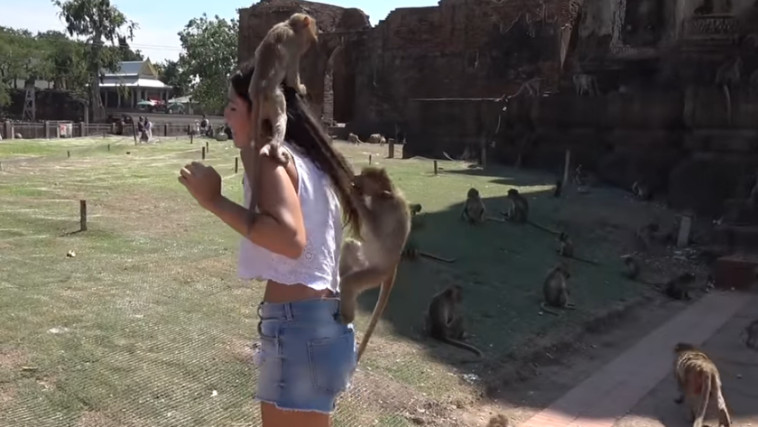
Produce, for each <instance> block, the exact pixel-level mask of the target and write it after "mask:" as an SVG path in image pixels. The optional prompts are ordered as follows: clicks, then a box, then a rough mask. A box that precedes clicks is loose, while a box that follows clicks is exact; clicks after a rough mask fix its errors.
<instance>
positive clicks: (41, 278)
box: [0, 137, 649, 427]
mask: <svg viewBox="0 0 758 427" xmlns="http://www.w3.org/2000/svg"><path fill="white" fill-rule="evenodd" d="M204 142H205V140H202V139H196V140H195V143H194V144H192V145H191V144H190V143H189V140H186V139H172V138H169V139H166V140H165V141H161V142H159V143H157V144H150V145H139V146H135V145H134V144H133V142H132V140H131V139H130V138H115V137H109V138H105V139H103V138H84V139H71V140H20V141H16V140H14V141H3V142H2V143H0V164H1V166H2V170H1V171H0V265H2V268H0V325H1V326H0V426H14V427H15V426H18V427H21V426H34V427H38V426H151V427H157V426H211V425H212V426H243V425H251V423H252V425H258V407H257V405H256V404H255V403H254V402H253V401H252V394H253V391H254V385H255V375H256V372H255V367H254V366H253V365H252V364H251V363H250V359H251V355H252V344H253V342H254V341H255V340H256V338H257V333H256V329H255V325H256V322H257V318H256V314H255V306H256V304H257V303H258V302H259V300H260V298H261V294H262V286H261V284H260V283H247V282H243V281H241V280H239V279H237V278H236V266H235V261H236V252H237V246H238V243H239V236H238V235H236V233H235V232H234V231H232V230H231V229H229V228H228V227H227V226H225V225H224V224H223V223H221V221H218V220H216V219H215V217H213V216H212V215H211V214H209V213H207V212H205V211H203V210H202V209H201V208H200V207H199V206H197V204H196V203H195V202H194V200H193V199H192V198H191V196H189V194H187V192H186V190H185V189H184V188H183V187H182V186H181V185H180V184H179V183H178V182H177V181H176V177H177V174H178V170H179V168H180V167H181V166H182V165H184V164H185V163H187V162H189V161H191V160H199V159H200V147H201V144H203V143H204ZM335 144H337V146H338V147H339V149H340V150H341V151H342V152H343V153H345V154H346V155H347V156H348V157H349V158H350V160H351V161H352V162H353V165H354V166H355V167H356V168H359V167H361V166H364V165H367V164H368V156H369V154H371V155H372V160H373V163H374V164H379V165H381V166H384V167H387V168H388V170H389V171H390V174H391V176H392V177H393V178H394V180H395V182H396V184H397V185H398V186H399V187H400V188H402V190H403V191H404V192H405V193H406V195H407V197H408V199H409V200H410V201H411V202H418V203H421V204H422V205H423V212H422V215H421V217H420V218H421V221H422V224H423V227H422V228H420V229H418V230H417V231H414V233H413V235H412V239H413V240H414V241H415V242H416V243H417V244H418V245H420V246H421V248H422V249H425V250H427V251H430V252H435V253H438V254H440V255H442V256H445V257H453V258H456V259H457V260H456V262H455V263H453V264H444V263H437V262H434V261H429V260H424V259H422V260H419V261H415V262H404V263H403V264H402V265H401V268H400V276H399V278H398V284H397V286H396V288H395V290H394V291H393V295H392V301H391V304H390V307H389V309H388V310H387V312H386V313H385V316H384V321H383V322H382V323H381V324H380V326H379V327H378V328H377V334H376V335H375V337H374V338H372V343H371V345H369V349H368V351H367V353H366V356H365V358H364V359H363V361H362V362H361V367H360V368H359V370H358V372H357V373H356V376H355V379H354V382H353V386H352V388H351V389H350V390H349V392H348V393H346V394H345V396H344V398H343V399H342V400H341V402H340V409H339V411H338V413H337V416H336V423H335V425H336V426H368V425H382V426H405V425H408V426H410V425H414V424H412V422H411V421H409V418H411V417H413V416H417V415H418V414H419V413H425V414H427V415H429V414H430V413H439V414H440V415H439V417H440V419H441V418H444V416H445V414H446V413H448V412H450V411H449V410H448V409H446V408H448V407H449V406H451V405H455V404H461V403H460V402H466V401H471V400H473V398H474V396H475V394H476V393H475V391H476V388H477V386H478V385H481V380H479V381H476V380H474V381H473V384H471V383H469V382H467V381H465V380H464V379H463V374H465V373H474V372H478V371H477V365H471V364H463V363H462V362H464V361H469V360H471V357H469V356H468V354H466V353H465V352H462V351H460V350H457V349H450V348H447V347H446V346H443V345H440V344H436V343H432V342H430V341H429V340H427V339H423V338H422V336H421V334H420V330H421V329H420V328H421V325H423V310H424V308H425V306H426V304H427V302H428V299H429V297H430V296H431V295H432V294H434V293H436V292H437V291H439V290H441V289H442V288H444V287H445V286H448V285H450V284H453V283H458V284H461V285H462V286H463V287H464V290H465V300H464V306H465V308H466V312H467V324H468V325H469V329H470V332H471V333H472V335H473V337H472V338H471V339H470V342H472V343H473V344H475V345H477V346H480V347H481V348H482V349H483V350H484V351H485V353H486V354H487V357H488V359H489V360H493V359H497V358H498V356H500V355H502V354H505V353H506V352H508V351H510V350H513V349H514V348H515V347H517V346H518V345H520V344H522V343H523V342H524V340H525V339H527V338H530V337H534V336H540V335H544V334H545V333H546V331H548V330H551V329H553V328H554V325H556V324H557V323H558V322H560V324H561V325H563V327H566V328H568V327H571V326H572V325H579V324H580V323H582V322H583V321H585V320H587V319H589V318H590V317H591V316H592V314H593V313H594V312H595V311H596V310H598V309H600V308H603V307H605V306H607V305H608V304H610V303H615V302H618V301H623V300H627V299H629V298H631V297H633V296H635V295H636V294H638V293H639V291H640V289H639V287H638V285H637V286H635V285H634V284H631V283H629V282H626V281H624V280H621V279H619V278H618V273H617V271H618V270H617V268H618V265H617V260H616V257H617V255H618V254H619V253H620V251H621V249H619V244H620V242H623V241H624V239H625V238H626V237H624V236H625V234H624V233H626V232H627V231H628V230H627V229H631V228H633V224H632V223H633V222H635V221H637V222H640V223H641V222H642V221H643V220H644V217H645V215H647V213H648V212H647V211H643V208H642V207H639V206H640V205H639V204H634V203H633V202H630V201H628V200H624V199H623V198H621V197H619V196H618V194H616V193H613V192H612V191H611V190H600V191H599V192H598V193H597V194H592V195H589V196H580V195H575V196H572V197H568V198H565V199H561V200H557V199H553V198H552V197H550V196H549V193H550V192H549V190H550V185H549V183H551V182H554V179H553V178H551V177H549V176H544V175H539V174H530V173H527V172H523V171H521V172H517V171H513V170H510V169H507V168H500V167H492V168H488V169H487V170H486V171H482V170H480V169H471V168H469V167H468V165H467V164H466V163H463V162H449V161H440V162H439V165H440V173H439V175H438V176H434V175H433V172H432V171H433V167H432V162H431V161H430V160H425V159H408V160H401V159H392V160H390V159H385V158H384V157H385V155H386V147H382V148H380V147H378V146H371V145H368V144H363V145H360V146H352V145H348V144H346V143H342V142H336V143H335ZM109 146H110V149H109ZM209 147H210V149H209V153H208V157H207V158H206V163H208V164H211V165H213V166H214V167H216V168H217V169H218V170H219V172H220V174H221V175H222V177H224V192H225V193H226V194H227V195H229V196H230V197H232V198H234V199H235V200H238V201H239V200H241V179H242V169H241V162H240V171H239V173H236V174H235V173H234V157H235V155H236V154H237V151H236V150H235V149H234V147H233V146H232V144H231V142H223V143H221V142H216V141H209ZM67 151H70V153H71V157H70V158H68V157H67ZM397 151H400V150H397ZM398 157H399V154H398ZM471 186H475V187H477V188H478V189H479V191H480V192H481V194H482V196H483V197H484V198H485V201H486V203H487V204H488V207H489V208H490V210H492V211H493V212H494V211H498V210H502V209H505V207H506V202H505V197H504V196H505V194H506V192H507V190H508V189H509V188H511V186H517V187H518V188H519V189H520V190H521V191H522V192H526V193H528V195H529V196H530V201H531V204H532V209H531V210H532V211H533V212H534V213H533V215H532V217H533V219H534V220H535V221H537V222H539V223H541V224H544V225H548V226H551V227H553V228H558V227H560V228H561V229H565V230H567V231H568V232H569V233H570V234H572V235H573V236H575V237H574V240H575V243H576V244H577V250H578V252H579V254H580V255H581V256H583V257H585V258H592V259H596V260H599V261H606V262H604V263H603V265H601V266H597V267H596V266H592V265H589V264H586V263H581V262H573V261H572V262H570V265H571V266H572V269H574V278H573V280H574V282H573V283H574V285H573V293H572V296H573V297H574V298H575V300H576V301H577V305H578V306H579V309H578V310H576V312H572V313H569V314H566V315H564V316H561V318H560V319H558V318H556V317H554V316H540V315H539V314H538V310H537V304H538V302H539V286H540V283H541V280H542V278H543V277H544V274H545V273H546V271H547V269H549V268H550V267H551V266H552V265H553V264H554V263H555V262H556V255H555V253H554V237H553V236H551V235H549V234H547V233H544V232H542V231H539V230H537V229H536V228H533V227H530V226H516V225H511V224H501V223H496V222H488V223H486V224H484V225H481V226H468V225H465V224H463V223H461V222H459V221H458V214H459V209H460V206H461V202H462V200H463V197H465V194H466V191H467V190H468V188H469V187H471ZM80 199H86V200H87V206H88V214H89V216H88V218H89V222H88V225H89V230H88V231H86V232H83V233H76V231H77V230H78V228H79V200H80ZM644 209H648V210H649V208H644ZM632 218H635V219H632ZM627 220H628V221H627ZM69 251H74V252H75V254H76V255H75V257H67V256H66V255H67V252H69ZM376 294H377V292H370V293H369V294H368V295H365V296H364V297H363V298H362V299H361V306H362V308H363V310H362V313H361V314H360V315H359V318H358V321H357V328H358V331H362V330H363V329H364V328H365V325H366V323H367V320H368V317H369V316H370V311H371V309H372V307H373V303H374V300H375V297H376ZM478 373H479V375H480V378H481V376H482V373H481V372H478ZM456 402H457V403H456ZM429 425H435V424H429Z"/></svg>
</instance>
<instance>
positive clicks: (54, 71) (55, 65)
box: [37, 30, 87, 95]
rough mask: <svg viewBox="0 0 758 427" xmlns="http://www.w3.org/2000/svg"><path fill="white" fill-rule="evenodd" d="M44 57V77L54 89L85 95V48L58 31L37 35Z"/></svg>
mask: <svg viewBox="0 0 758 427" xmlns="http://www.w3.org/2000/svg"><path fill="white" fill-rule="evenodd" d="M37 40H38V42H39V43H40V49H41V50H42V51H44V52H45V56H46V67H47V71H46V77H47V78H48V79H50V80H51V81H52V82H53V86H54V87H55V88H56V89H62V90H68V91H71V92H74V93H77V94H79V95H85V91H86V89H87V67H86V65H85V58H86V50H85V49H86V46H85V45H84V44H83V43H81V42H77V41H75V40H71V39H69V38H68V37H67V36H66V35H65V34H64V33H61V32H59V31H52V30H51V31H46V32H44V33H42V32H40V33H38V34H37Z"/></svg>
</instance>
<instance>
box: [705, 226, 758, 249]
mask: <svg viewBox="0 0 758 427" xmlns="http://www.w3.org/2000/svg"><path fill="white" fill-rule="evenodd" d="M714 233H715V235H714V237H715V243H718V244H720V245H724V246H726V247H728V248H729V250H730V251H739V252H758V225H720V226H717V227H716V228H715V229H714Z"/></svg>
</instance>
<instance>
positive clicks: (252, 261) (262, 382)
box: [179, 63, 360, 427]
mask: <svg viewBox="0 0 758 427" xmlns="http://www.w3.org/2000/svg"><path fill="white" fill-rule="evenodd" d="M252 74H253V64H252V63H248V64H245V65H243V66H242V68H241V69H240V71H238V72H237V73H235V74H234V75H233V76H232V77H231V84H230V88H229V103H228V105H227V107H226V109H225V111H224V118H225V119H226V121H227V123H229V126H230V127H231V128H232V135H233V140H234V144H235V145H236V146H237V147H238V148H239V149H240V154H241V157H242V162H243V165H244V166H245V169H246V172H247V175H249V174H250V173H251V172H255V173H257V174H258V175H257V178H258V182H259V184H258V185H259V189H260V190H259V191H260V196H259V197H258V199H259V202H258V210H259V213H255V214H252V213H251V212H250V211H249V210H248V206H249V201H250V188H249V186H248V182H249V180H248V176H245V178H244V179H243V187H244V192H245V198H244V199H245V202H244V203H245V204H244V206H240V205H238V204H236V203H234V202H232V201H231V200H229V199H227V198H226V197H224V196H222V195H221V177H220V176H219V174H218V173H217V172H216V171H215V170H214V169H213V168H212V167H210V166H204V165H202V164H200V163H197V162H193V163H192V164H189V165H187V166H185V167H184V168H183V169H182V170H181V171H180V174H181V176H180V177H179V181H180V182H181V183H182V184H184V186H185V187H186V188H187V190H188V191H189V192H190V193H191V194H192V195H193V196H194V197H195V199H197V201H198V202H199V204H200V205H201V206H202V207H204V208H205V209H207V210H209V211H210V212H212V213H213V214H215V215H216V216H218V217H219V218H220V219H221V220H222V221H224V222H225V223H226V224H227V225H229V226H230V227H232V228H233V229H234V230H236V231H237V232H239V233H240V234H242V236H243V237H244V238H243V239H242V243H241V245H240V254H239V263H238V269H239V274H240V276H241V277H243V278H247V279H253V278H259V279H264V280H266V289H265V293H264V296H263V302H262V303H261V304H260V305H259V307H258V316H259V318H260V322H259V323H258V332H259V334H260V339H261V353H260V358H259V367H260V369H259V376H258V390H257V393H256V399H257V400H259V401H260V402H261V415H262V418H263V426H264V427H290V426H309V427H328V426H330V425H331V415H330V414H331V412H332V411H333V410H334V408H335V399H336V397H337V396H338V395H339V394H340V393H341V392H342V391H344V390H345V388H346V387H347V384H348V381H349V378H350V375H351V374H352V372H353V369H354V367H355V363H356V362H355V335H354V332H353V329H352V326H346V325H343V324H342V323H341V322H340V321H339V317H338V313H339V299H338V294H337V292H338V284H339V273H338V264H339V255H340V253H339V250H340V244H341V242H342V227H343V225H342V218H341V216H342V211H344V212H345V217H346V222H347V224H349V225H351V226H352V227H353V228H354V229H356V228H355V227H359V226H360V224H359V218H358V213H357V210H356V209H355V205H354V204H353V202H352V200H351V198H350V188H351V180H352V176H353V173H352V170H351V168H350V166H349V165H348V163H347V162H346V161H345V159H344V158H343V157H342V156H341V155H340V154H339V153H337V152H336V151H335V150H334V149H333V148H332V146H331V144H330V142H329V140H328V138H327V136H326V133H325V132H324V130H323V128H322V127H321V125H320V124H319V123H318V122H317V121H316V120H315V119H314V117H313V115H312V113H311V112H310V110H309V107H308V106H307V105H306V103H305V101H304V100H303V99H302V98H300V96H299V95H297V94H296V92H295V91H294V90H293V89H291V88H285V89H284V90H285V96H286V99H287V116H288V118H287V130H286V135H285V139H286V141H285V143H284V147H285V148H286V149H287V150H288V151H289V152H290V154H291V155H292V159H293V161H292V162H289V164H288V165H286V166H282V165H280V164H278V163H277V162H276V161H275V160H273V159H271V158H270V157H262V158H260V159H259V162H258V164H259V170H257V171H251V169H250V162H251V158H252V156H254V155H255V154H254V153H255V152H254V151H252V149H251V148H249V147H248V144H249V141H250V140H251V139H252V138H251V137H252V135H254V134H255V125H254V124H253V123H251V121H250V119H249V117H250V107H251V100H250V98H249V96H248V93H247V90H248V86H249V84H250V78H251V77H252ZM258 145H260V144H258ZM257 148H258V149H259V148H260V146H258V147H257ZM250 217H252V218H253V220H252V223H250V222H249V221H250V219H249V218H250ZM248 224H251V225H248Z"/></svg>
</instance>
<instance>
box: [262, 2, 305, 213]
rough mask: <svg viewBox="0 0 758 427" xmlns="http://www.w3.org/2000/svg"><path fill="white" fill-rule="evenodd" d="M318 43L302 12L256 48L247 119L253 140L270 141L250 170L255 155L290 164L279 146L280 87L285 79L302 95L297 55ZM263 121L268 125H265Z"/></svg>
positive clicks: (282, 123) (282, 127) (283, 112)
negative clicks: (252, 131) (251, 127)
mask: <svg viewBox="0 0 758 427" xmlns="http://www.w3.org/2000/svg"><path fill="white" fill-rule="evenodd" d="M317 41H318V29H317V28H316V20H315V19H313V18H312V17H310V16H308V15H306V14H303V13H295V14H293V15H292V16H290V17H289V18H288V19H287V20H286V21H282V22H279V23H277V24H275V25H274V26H273V27H272V28H271V29H270V30H269V31H268V33H267V34H266V36H265V37H264V38H263V41H261V43H260V44H259V45H258V47H257V48H256V49H255V71H253V76H252V78H251V79H250V88H249V93H250V99H251V101H252V109H251V113H250V118H251V120H252V122H253V123H255V125H256V132H257V135H255V136H254V139H255V141H261V140H263V139H265V138H269V141H268V142H267V143H266V144H265V145H264V146H263V147H262V148H261V149H260V151H258V152H257V153H256V155H255V156H254V158H253V168H254V169H256V170H257V165H256V163H257V161H258V156H273V157H274V158H275V159H276V160H277V161H278V162H280V163H281V164H284V165H286V164H287V163H289V161H290V155H289V153H288V152H287V151H286V150H285V149H284V148H283V147H282V145H281V143H282V142H283V141H284V133H285V131H286V128H287V104H286V101H285V98H284V93H283V92H282V89H281V87H280V85H281V83H282V81H283V80H285V81H286V84H287V86H290V87H292V88H294V89H295V90H297V91H298V92H299V93H300V94H301V95H305V92H306V89H305V86H304V85H303V84H302V83H300V56H302V55H303V54H304V53H305V52H306V51H307V50H308V49H309V48H310V46H311V45H312V44H314V43H315V42H317ZM264 121H267V122H268V123H269V126H264V125H263V123H264ZM269 134H270V135H269ZM253 146H255V142H254V143H253ZM255 175H256V173H253V174H252V175H251V177H252V178H253V179H252V180H251V182H250V187H251V189H252V194H253V197H252V203H251V207H253V208H254V207H255V206H257V200H256V199H257V194H258V191H257V179H256V176H255ZM251 210H254V209H251Z"/></svg>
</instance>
